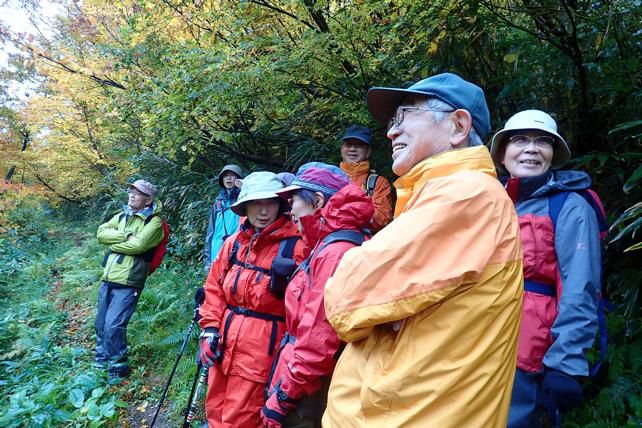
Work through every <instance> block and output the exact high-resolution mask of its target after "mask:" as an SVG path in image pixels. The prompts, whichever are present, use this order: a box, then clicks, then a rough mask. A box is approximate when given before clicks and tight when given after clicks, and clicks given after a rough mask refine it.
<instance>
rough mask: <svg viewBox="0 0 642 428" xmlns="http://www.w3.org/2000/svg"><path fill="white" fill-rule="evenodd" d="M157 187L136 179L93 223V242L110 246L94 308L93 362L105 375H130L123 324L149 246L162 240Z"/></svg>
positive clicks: (146, 264)
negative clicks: (106, 216) (103, 218)
mask: <svg viewBox="0 0 642 428" xmlns="http://www.w3.org/2000/svg"><path fill="white" fill-rule="evenodd" d="M156 192H157V191H156V186H154V185H153V184H151V183H150V182H148V181H145V180H136V181H135V182H134V183H133V184H131V185H130V186H129V197H128V201H127V205H124V206H123V211H122V212H121V213H119V214H116V215H115V216H114V217H112V218H111V220H109V221H108V222H107V223H104V224H101V225H100V226H99V227H98V233H97V236H98V242H100V243H101V244H103V245H107V246H109V248H108V251H107V253H106V254H105V258H104V259H103V264H102V265H103V267H104V271H103V276H102V278H101V280H102V282H101V284H100V290H99V291H98V310H97V313H96V363H95V364H96V366H97V367H101V368H107V369H108V372H109V377H110V379H118V378H124V377H126V376H127V375H129V365H128V364H127V341H126V333H127V324H128V323H129V319H130V318H131V316H132V314H133V313H134V310H135V309H136V304H137V303H138V298H139V297H140V293H141V292H142V290H143V287H144V286H145V280H146V279H147V276H148V275H149V266H150V261H151V258H152V256H153V253H154V249H155V248H156V247H157V246H158V244H160V242H161V240H162V239H163V222H162V219H161V218H160V216H159V215H160V212H161V203H160V201H157V200H156V199H155V198H154V196H155V195H156Z"/></svg>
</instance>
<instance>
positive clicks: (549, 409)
mask: <svg viewBox="0 0 642 428" xmlns="http://www.w3.org/2000/svg"><path fill="white" fill-rule="evenodd" d="M542 391H543V393H544V407H545V408H546V414H547V415H548V417H549V419H550V420H551V421H555V420H558V418H559V416H558V415H559V413H564V412H566V411H568V410H570V409H572V408H574V407H578V406H580V405H581V404H582V387H581V386H580V383H579V382H578V381H577V380H576V379H575V378H574V377H573V376H570V375H567V374H566V373H564V372H561V371H559V370H553V369H549V368H545V371H544V380H543V381H542Z"/></svg>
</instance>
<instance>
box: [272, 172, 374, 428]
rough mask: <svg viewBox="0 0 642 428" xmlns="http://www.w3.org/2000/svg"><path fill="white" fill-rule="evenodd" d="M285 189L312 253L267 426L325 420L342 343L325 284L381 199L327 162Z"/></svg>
mask: <svg viewBox="0 0 642 428" xmlns="http://www.w3.org/2000/svg"><path fill="white" fill-rule="evenodd" d="M278 193H279V195H281V196H283V197H285V198H289V199H290V202H291V204H292V219H293V221H294V223H295V224H296V225H297V226H298V228H299V231H300V232H301V233H302V234H303V239H304V240H305V241H306V243H307V244H308V247H309V248H312V253H311V255H310V257H309V258H308V259H307V260H306V261H305V262H303V263H302V264H301V265H300V266H299V268H298V269H297V271H296V273H295V274H294V276H293V278H292V280H291V281H290V283H289V285H288V288H287V291H286V294H285V307H286V327H287V333H286V334H285V337H284V338H283V340H282V341H281V346H280V348H279V353H278V354H277V356H276V357H275V361H274V364H273V366H272V373H271V375H270V379H269V388H268V398H267V402H266V403H265V406H264V407H263V411H262V415H261V416H262V418H263V423H264V424H265V425H266V426H268V427H281V426H284V427H294V426H296V427H300V428H304V427H320V426H321V417H322V416H323V411H324V410H325V403H326V397H327V388H328V385H329V381H330V375H331V374H332V371H333V370H334V366H335V364H336V361H337V358H338V356H339V353H340V350H341V341H340V340H339V337H338V336H337V334H336V333H335V332H334V330H333V329H332V326H330V324H329V323H328V320H327V318H326V316H325V309H324V305H323V291H324V288H325V283H326V281H327V280H328V278H329V277H330V276H332V274H333V273H334V271H335V269H336V267H337V265H338V264H339V261H340V260H341V258H342V257H343V254H344V253H345V252H346V251H347V250H349V249H350V248H352V247H354V246H355V245H359V244H360V243H361V242H362V241H363V234H362V233H361V230H362V229H364V228H366V227H367V226H368V224H369V221H370V218H372V215H373V213H374V206H373V205H372V201H371V200H370V198H368V197H367V196H366V194H365V192H364V191H363V189H361V188H360V187H359V186H357V185H354V184H350V179H349V178H348V176H347V175H346V174H345V173H344V172H343V171H341V169H339V168H337V167H335V166H332V165H327V164H323V163H320V162H311V163H308V164H305V165H303V166H302V167H301V168H300V169H299V171H298V172H297V174H296V177H295V179H294V181H293V182H292V185H291V186H289V187H287V188H285V189H283V190H282V191H280V192H278Z"/></svg>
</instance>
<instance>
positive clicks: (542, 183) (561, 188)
mask: <svg viewBox="0 0 642 428" xmlns="http://www.w3.org/2000/svg"><path fill="white" fill-rule="evenodd" d="M500 181H502V182H503V183H504V185H505V187H506V190H507V191H508V194H509V195H510V196H511V199H512V200H513V201H520V200H525V199H530V198H538V197H542V196H546V195H550V194H553V193H558V192H576V191H580V190H586V189H589V188H590V187H591V177H589V175H588V174H587V173H585V172H583V171H548V172H546V173H544V174H542V175H538V176H535V177H516V178H508V177H505V178H503V179H501V180H500Z"/></svg>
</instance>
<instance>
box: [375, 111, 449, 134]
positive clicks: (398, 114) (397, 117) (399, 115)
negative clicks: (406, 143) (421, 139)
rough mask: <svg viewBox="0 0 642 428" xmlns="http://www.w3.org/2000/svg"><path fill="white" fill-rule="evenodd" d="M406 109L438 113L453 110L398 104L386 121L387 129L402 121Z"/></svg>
mask: <svg viewBox="0 0 642 428" xmlns="http://www.w3.org/2000/svg"><path fill="white" fill-rule="evenodd" d="M407 111H435V112H439V113H452V112H454V111H455V110H440V109H436V108H423V107H415V106H399V107H397V110H396V111H395V115H394V116H393V117H392V118H391V119H390V120H389V121H388V127H387V130H388V131H389V130H390V128H392V127H393V126H397V127H398V126H399V125H401V122H403V120H404V118H405V116H406V112H407Z"/></svg>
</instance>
